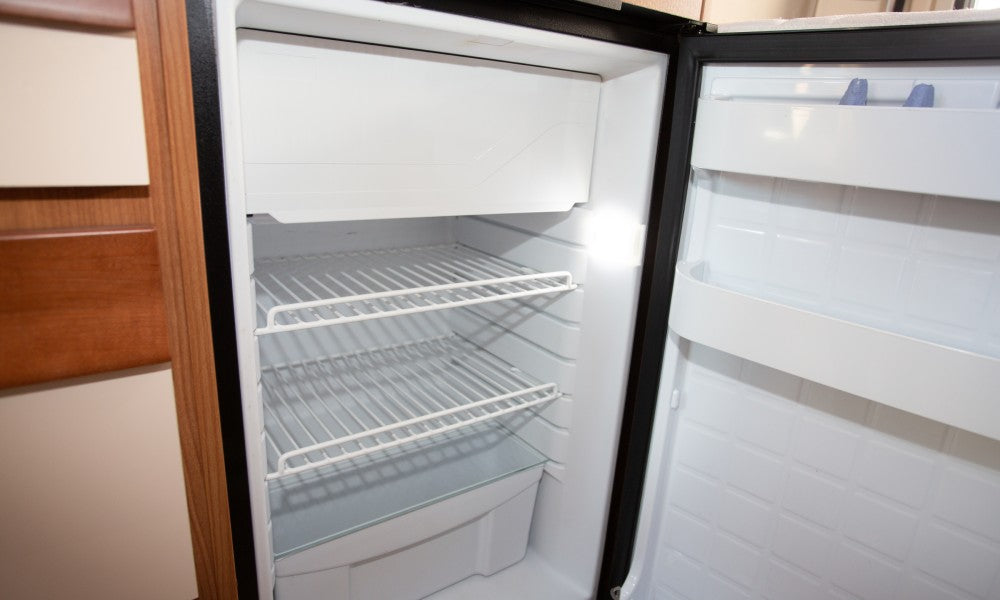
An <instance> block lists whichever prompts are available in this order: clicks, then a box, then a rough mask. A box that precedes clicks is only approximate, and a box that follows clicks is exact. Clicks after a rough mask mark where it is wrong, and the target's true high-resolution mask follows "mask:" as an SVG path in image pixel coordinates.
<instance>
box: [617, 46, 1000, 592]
mask: <svg viewBox="0 0 1000 600" xmlns="http://www.w3.org/2000/svg"><path fill="white" fill-rule="evenodd" d="M944 32H950V33H952V34H954V35H955V36H959V37H960V36H967V39H966V40H965V42H966V43H959V42H957V41H955V40H950V41H948V42H946V41H945V40H948V39H949V38H948V36H945V35H943V33H944ZM996 36H997V29H996V26H978V27H971V26H968V27H960V28H957V29H945V30H935V29H927V30H915V31H912V32H907V31H895V30H894V31H893V32H884V33H883V34H882V37H880V36H879V35H878V34H876V33H873V32H871V31H868V32H864V31H862V32H825V33H816V32H807V33H800V34H790V35H770V36H759V35H758V36H718V37H717V38H715V39H712V38H708V39H705V38H701V39H694V38H692V39H691V40H689V41H690V44H689V45H688V46H687V47H685V46H684V45H682V52H681V57H680V59H679V60H680V63H681V65H682V67H681V71H680V74H679V75H678V82H679V87H680V86H683V85H689V86H691V88H693V89H697V92H695V93H694V94H693V96H694V97H693V98H687V99H684V98H682V95H683V92H681V91H678V99H677V100H676V101H675V115H674V116H675V122H674V128H675V129H674V132H675V133H674V137H673V138H672V140H671V148H670V154H671V156H670V158H669V161H670V162H669V166H668V171H667V175H668V178H672V179H673V180H672V181H668V185H667V196H666V198H665V208H664V211H665V213H667V214H673V215H675V216H676V217H677V219H678V221H677V222H676V223H670V224H661V226H660V232H659V239H660V240H661V241H663V240H676V242H674V243H675V244H676V245H675V246H674V248H673V251H671V250H669V249H663V250H661V251H660V253H659V254H658V257H657V263H656V266H655V267H654V269H655V270H656V271H658V272H659V274H658V275H657V274H656V273H654V275H653V279H654V281H656V282H657V283H656V284H655V285H654V289H653V292H652V293H653V295H656V294H664V293H665V292H664V290H663V288H666V289H667V290H668V291H669V293H670V295H672V300H671V301H670V303H669V305H667V306H666V307H665V306H664V305H663V304H662V303H661V304H660V305H658V306H656V308H655V309H653V310H656V311H664V310H668V311H669V325H668V326H667V327H666V328H665V331H664V332H663V338H661V339H663V340H664V342H662V343H664V351H663V361H662V366H661V373H660V379H659V385H658V389H657V392H656V394H657V396H656V410H655V415H650V416H653V420H652V423H653V425H652V428H651V429H652V431H651V435H650V437H649V452H648V458H647V460H646V462H645V464H644V467H643V468H644V469H645V471H644V486H643V488H642V500H641V503H640V504H639V512H638V525H637V527H636V530H635V537H634V540H635V543H634V546H632V553H631V554H630V557H631V566H630V568H629V572H628V575H627V577H623V579H619V580H618V581H623V580H624V583H623V585H622V586H621V587H620V588H613V587H609V588H607V589H608V590H609V591H610V593H611V596H612V597H616V598H631V599H642V600H647V599H661V598H662V599H667V598H669V599H673V600H694V599H698V598H769V599H770V598H789V599H791V598H860V599H864V600H868V599H875V598H964V599H967V600H968V599H972V598H975V599H983V600H987V599H992V598H996V597H998V594H1000V536H997V535H996V534H997V525H998V524H1000V503H998V501H1000V430H996V428H995V424H996V423H997V422H1000V415H998V414H997V403H996V402H995V399H996V398H995V396H996V394H995V390H996V389H998V388H997V386H998V385H1000V381H998V380H997V379H996V377H997V373H1000V368H998V367H1000V365H998V362H997V361H998V354H997V351H998V349H1000V345H998V344H997V340H998V339H1000V338H998V337H997V334H998V333H1000V329H998V327H1000V312H997V308H998V306H1000V305H998V304H997V302H996V301H997V299H998V298H1000V289H997V288H996V287H995V286H996V285H997V281H1000V280H998V279H997V278H996V274H997V272H998V267H1000V211H998V210H997V208H998V206H997V204H996V203H995V200H996V198H995V197H994V191H995V190H993V188H995V187H997V186H996V185H995V184H993V183H988V182H987V180H988V178H990V177H993V171H995V169H993V168H992V167H986V166H984V165H982V164H978V163H977V162H976V161H977V160H979V158H980V156H981V155H982V156H986V157H988V156H990V155H992V154H995V152H994V151H992V150H991V149H990V147H991V145H992V143H993V140H992V138H993V137H995V136H991V135H986V136H984V137H982V138H980V137H978V136H977V133H978V131H980V130H983V131H989V129H990V127H992V123H993V122H995V119H996V117H997V115H1000V111H998V110H997V97H996V90H997V88H998V84H1000V44H997V42H996V40H997V39H1000V38H997V37H996ZM972 40H979V41H981V42H983V43H978V42H974V41H972ZM990 40H992V41H990ZM878 47H884V48H883V50H882V51H878V50H877V48H878ZM838 48H841V50H840V52H841V54H840V55H839V56H838ZM935 49H936V50H937V51H938V52H939V55H937V56H935V55H934V54H933V52H934V51H935ZM944 57H947V58H956V59H962V60H957V61H953V62H951V63H947V64H946V63H942V62H931V61H932V60H933V59H935V58H944ZM901 59H906V60H913V59H923V60H924V61H926V62H907V63H902V62H890V61H899V60H901ZM753 60H755V61H758V62H755V63H749V64H748V63H747V62H744V61H753ZM797 60H800V61H801V63H795V62H792V61H797ZM836 60H840V61H841V62H839V63H836V62H832V61H836ZM878 60H881V62H873V61H878ZM818 61H819V62H818ZM822 61H828V62H826V63H823V62H822ZM847 61H852V62H847ZM854 61H864V62H854ZM854 78H865V79H868V80H869V82H870V86H869V106H839V105H838V101H839V99H840V95H842V94H843V93H844V91H845V90H846V87H847V85H848V83H849V82H850V81H851V80H852V79H854ZM925 81H928V82H933V85H934V86H935V88H936V89H938V90H940V91H939V96H938V100H939V102H940V103H939V104H936V105H935V107H930V108H920V109H917V108H912V109H911V108H906V109H904V108H902V107H900V106H898V104H901V103H902V100H900V98H899V96H900V95H901V94H903V93H904V92H903V88H906V89H907V90H909V89H912V87H913V85H914V84H916V83H921V82H925ZM838 90H839V91H838ZM907 93H908V92H907ZM893 104H896V105H897V106H891V105H893ZM966 117H969V119H968V121H966V122H967V124H970V129H968V130H966V134H964V135H960V136H954V135H953V134H955V133H956V132H957V131H958V130H960V129H962V127H963V126H961V125H958V124H957V122H956V121H952V122H951V124H949V125H947V126H943V127H942V128H941V130H940V131H937V132H935V131H934V130H936V129H938V124H940V123H942V122H943V121H945V120H949V119H959V120H964V119H965V118H966ZM687 119H690V123H691V125H690V128H688V126H687V121H686V120H687ZM978 119H984V121H982V122H979V123H978V124H977V125H971V123H972V122H973V121H976V120H978ZM899 120H904V121H908V123H909V124H907V125H904V124H901V123H900V122H898V121H899ZM988 123H989V124H988ZM814 127H815V128H817V129H812V128H814ZM821 130H822V131H821ZM973 131H974V132H973ZM869 152H871V153H869ZM956 155H967V159H965V160H958V161H956V162H950V161H951V159H952V158H953V157H955V156H956ZM987 160H989V159H988V158H987ZM949 165H950V166H949ZM965 167H969V168H970V169H971V172H969V173H964V172H962V169H964V168H965ZM977 181H978V182H980V183H981V184H982V185H981V187H979V191H977V192H973V191H971V188H972V187H976V186H979V185H980V183H976V182H977ZM968 186H971V187H968ZM681 215H682V216H681ZM681 224H682V225H683V229H682V228H681ZM671 228H676V229H674V230H673V231H671ZM681 229H682V230H681ZM663 257H665V258H666V260H663ZM657 290H659V291H657ZM660 314H662V313H660ZM647 319H653V317H649V316H647ZM653 321H654V322H655V319H653ZM634 369H635V367H634ZM647 377H648V375H647ZM639 385H640V386H641V385H642V383H641V382H640V384H639ZM646 389H648V387H647V388H646ZM647 393H648V392H647ZM620 461H621V456H620ZM619 468H620V469H621V462H620V466H619ZM636 471H637V472H643V471H642V470H641V469H637V470H636ZM612 562H613V559H609V558H608V556H606V558H605V565H606V571H607V565H608V564H611V563H612ZM602 581H609V579H608V578H606V577H602ZM611 581H614V580H613V579H612V580H611Z"/></svg>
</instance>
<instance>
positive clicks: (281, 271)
mask: <svg viewBox="0 0 1000 600" xmlns="http://www.w3.org/2000/svg"><path fill="white" fill-rule="evenodd" d="M254 281H255V283H256V287H257V307H258V309H259V310H260V312H261V314H262V315H263V320H264V325H263V326H262V327H259V328H258V329H257V330H256V333H257V335H265V334H270V333H277V332H280V331H295V330H300V329H309V328H312V327H323V326H327V325H336V324H343V323H354V322H357V321H367V320H370V319H379V318H384V317H395V316H400V315H405V314H413V313H421V312H428V311H433V310H442V309H446V308H454V307H458V306H470V305H473V304H482V303H485V302H496V301H498V300H509V299H513V298H524V297H528V296H538V295H542V294H554V293H558V292H564V291H569V290H572V289H575V288H576V284H574V283H573V276H572V275H571V274H570V273H569V272H567V271H554V272H549V273H536V272H534V271H531V270H530V269H526V268H524V267H520V266H517V265H515V264H513V263H509V262H507V261H504V260H501V259H499V258H496V257H493V256H489V255H488V254H483V253H481V252H478V251H476V250H472V249H471V248H466V247H464V246H460V245H457V244H450V245H443V246H426V247H421V248H402V249H391V250H370V251H359V252H347V253H342V254H321V255H309V256H298V257H290V258H277V259H265V260H261V261H260V262H259V263H258V264H257V265H256V269H255V272H254Z"/></svg>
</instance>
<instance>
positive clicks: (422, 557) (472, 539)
mask: <svg viewBox="0 0 1000 600" xmlns="http://www.w3.org/2000/svg"><path fill="white" fill-rule="evenodd" d="M543 462H544V460H543V459H542V457H540V456H539V455H538V454H537V453H536V452H534V451H533V450H531V449H530V448H528V447H527V446H526V445H524V444H523V443H522V442H520V441H519V440H518V439H517V438H515V437H513V436H511V435H510V434H509V433H508V432H507V431H505V430H503V429H500V428H496V427H492V426H484V427H481V428H479V429H478V430H475V431H472V432H466V433H460V434H459V433H452V434H450V435H447V436H445V437H442V438H438V439H436V440H435V441H434V443H425V444H423V445H417V446H410V447H408V449H407V450H406V451H404V452H392V451H390V452H387V453H383V454H380V455H377V456H375V457H374V458H372V459H363V460H360V461H357V462H356V463H352V464H349V465H346V466H343V465H342V466H337V467H334V468H327V469H323V470H320V471H313V472H311V473H310V474H307V475H296V476H293V477H291V478H287V479H283V480H281V481H278V482H272V484H271V488H270V497H269V500H270V505H271V511H272V524H271V525H272V534H273V539H274V544H275V546H274V547H275V551H276V555H277V557H278V558H277V561H276V563H275V574H276V576H277V580H276V585H275V596H276V598H277V599H278V600H327V599H329V600H334V599H336V600H346V599H350V600H416V599H417V598H423V597H425V596H426V595H427V594H430V593H433V592H435V591H437V590H440V589H443V588H445V587H447V586H449V585H451V584H454V583H456V582H458V581H461V580H463V579H465V578H466V577H469V576H470V575H474V574H480V575H491V574H493V573H495V572H497V571H500V570H501V569H504V568H506V567H508V566H510V565H512V564H514V563H516V562H518V561H520V560H521V558H522V557H523V556H524V553H525V549H526V547H527V542H528V532H529V529H530V526H531V516H532V513H533V509H534V505H535V494H536V491H537V489H538V483H539V479H540V478H541V475H542V469H543Z"/></svg>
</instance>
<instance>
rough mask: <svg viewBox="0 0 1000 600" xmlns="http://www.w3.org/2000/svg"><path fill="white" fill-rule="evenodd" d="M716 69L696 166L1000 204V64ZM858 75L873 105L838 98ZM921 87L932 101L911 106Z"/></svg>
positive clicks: (702, 106)
mask: <svg viewBox="0 0 1000 600" xmlns="http://www.w3.org/2000/svg"><path fill="white" fill-rule="evenodd" d="M949 68H950V69H951V72H947V71H945V70H944V69H942V68H935V67H933V66H926V65H924V66H911V67H900V66H892V65H882V66H867V67H862V68H842V69H840V70H839V71H838V70H836V68H831V67H826V68H824V67H818V68H812V67H807V68H804V69H802V70H800V71H798V70H795V69H793V68H790V67H772V68H771V69H770V70H767V68H766V67H756V68H755V67H749V68H743V69H735V68H732V67H721V66H720V67H715V68H710V69H706V78H707V79H708V80H709V81H710V83H708V84H707V85H706V86H705V87H704V89H703V92H702V97H701V100H700V101H699V103H698V114H697V123H698V124H697V128H696V131H695V137H694V144H693V149H692V157H691V164H692V166H693V167H695V168H697V169H704V170H715V171H728V172H733V173H743V174H748V175H760V176H767V177H780V178H787V179H798V180H805V181H817V182H825V183H833V184H842V185H854V186H863V187H869V188H882V189H887V190H898V191H903V192H916V193H924V194H940V195H948V196H960V197H966V198H975V199H981V200H992V201H1000V171H998V170H997V169H996V168H995V164H994V163H995V157H996V156H997V155H998V154H1000V110H998V107H1000V67H997V66H996V65H982V64H975V65H953V66H952V67H949ZM852 77H857V78H864V79H865V81H866V82H867V90H868V91H867V100H866V102H867V105H865V106H840V105H838V101H839V100H840V97H841V95H842V94H844V92H845V90H846V89H847V86H848V83H849V82H850V80H851V78H852ZM916 84H927V85H933V86H934V94H933V95H934V106H933V107H932V108H912V107H903V106H902V105H903V103H904V102H905V101H906V99H907V96H908V94H909V93H910V91H911V90H912V89H913V87H914V86H915V85H916Z"/></svg>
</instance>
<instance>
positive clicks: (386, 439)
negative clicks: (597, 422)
mask: <svg viewBox="0 0 1000 600" xmlns="http://www.w3.org/2000/svg"><path fill="white" fill-rule="evenodd" d="M261 391H262V397H263V406H264V437H265V445H266V448H267V457H268V475H267V476H266V479H267V480H269V481H270V480H275V479H278V478H283V477H286V476H289V475H293V474H296V473H302V472H305V471H311V470H314V469H318V468H320V467H325V466H328V465H334V464H337V463H342V462H344V461H355V460H357V459H362V458H364V457H369V455H373V454H376V453H378V454H382V453H385V452H386V451H389V450H392V449H394V448H397V447H401V446H404V445H405V446H411V445H413V444H414V443H416V442H419V441H420V440H425V439H428V438H432V437H439V436H441V435H443V434H446V433H447V432H450V431H454V430H457V429H464V428H467V427H470V426H473V425H476V424H479V423H483V422H486V421H492V420H495V419H497V418H500V417H504V416H507V415H512V414H514V413H518V412H521V411H525V410H527V409H530V408H532V407H536V406H540V405H542V404H545V403H547V402H550V401H552V400H554V399H556V398H558V397H559V396H560V395H561V393H560V392H559V390H558V389H557V386H556V385H555V384H554V383H540V382H538V381H536V380H534V379H533V378H531V377H529V376H528V375H527V374H525V373H523V372H522V371H520V370H518V369H516V368H514V367H512V366H511V365H509V364H507V363H505V362H503V361H502V360H500V359H499V358H497V357H495V356H493V355H492V354H490V353H488V352H486V351H485V350H482V349H481V348H479V347H477V346H475V345H473V344H471V343H469V342H468V341H466V340H464V339H462V338H460V337H458V336H446V337H439V338H432V339H428V340H421V341H416V342H410V343H406V344H400V345H395V346H389V347H385V348H379V349H375V350H366V351H364V352H354V353H350V354H344V355H339V356H333V357H326V358H320V359H314V360H307V361H302V362H296V363H291V364H284V365H274V366H270V367H266V368H264V369H262V371H261Z"/></svg>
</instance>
